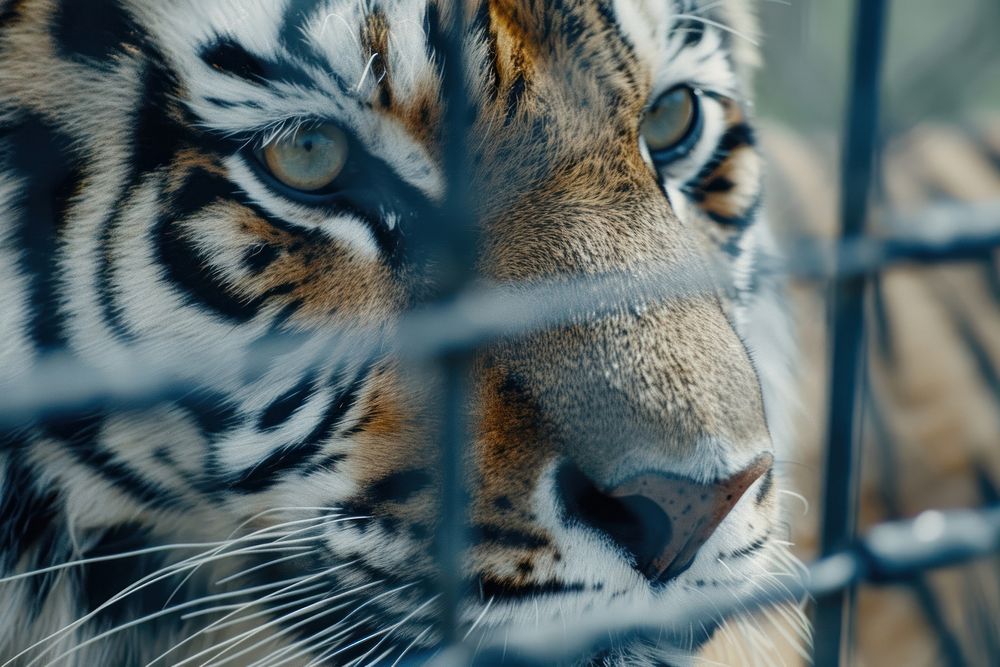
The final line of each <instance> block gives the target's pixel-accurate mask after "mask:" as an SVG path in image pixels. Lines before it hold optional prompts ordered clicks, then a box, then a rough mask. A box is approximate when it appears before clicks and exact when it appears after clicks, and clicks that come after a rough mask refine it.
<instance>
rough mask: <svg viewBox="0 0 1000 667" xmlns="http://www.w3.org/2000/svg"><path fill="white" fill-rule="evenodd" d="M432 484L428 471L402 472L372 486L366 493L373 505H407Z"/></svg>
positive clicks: (395, 473) (384, 478)
mask: <svg viewBox="0 0 1000 667" xmlns="http://www.w3.org/2000/svg"><path fill="white" fill-rule="evenodd" d="M430 484H431V475H430V473H428V472H427V471H426V470H401V471H399V472H394V473H392V474H391V475H388V476H386V477H383V478H382V479H380V480H378V481H377V482H375V483H374V484H372V485H371V486H370V487H369V488H368V491H367V492H366V493H365V495H366V497H367V498H368V499H369V501H370V502H371V503H372V504H378V503H400V504H401V503H405V502H406V501H408V500H410V499H411V498H412V497H413V496H415V495H416V494H418V493H420V492H421V491H423V490H424V489H426V488H427V487H429V486H430Z"/></svg>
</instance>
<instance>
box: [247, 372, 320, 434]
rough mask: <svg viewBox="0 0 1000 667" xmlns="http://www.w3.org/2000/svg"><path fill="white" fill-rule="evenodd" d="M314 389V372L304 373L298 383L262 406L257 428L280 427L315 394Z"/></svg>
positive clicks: (265, 429) (267, 429) (271, 428)
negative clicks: (264, 406)
mask: <svg viewBox="0 0 1000 667" xmlns="http://www.w3.org/2000/svg"><path fill="white" fill-rule="evenodd" d="M316 389H317V387H316V376H315V374H313V373H310V374H308V375H306V376H305V377H304V378H302V380H301V381H299V383H298V384H296V385H295V386H294V387H292V388H291V389H289V390H288V391H286V392H285V393H284V394H282V395H281V396H279V397H278V398H276V399H274V401H272V402H271V404H270V405H268V406H267V407H266V408H264V411H263V412H262V413H261V415H260V419H259V420H258V422H257V428H258V429H260V430H261V431H272V430H274V429H276V428H279V427H281V426H282V425H283V424H285V423H286V422H288V420H289V419H290V418H291V416H292V415H294V414H295V413H296V412H297V411H298V410H299V409H300V408H302V406H303V405H305V404H306V402H307V401H308V400H309V399H310V398H312V396H313V395H315V393H316Z"/></svg>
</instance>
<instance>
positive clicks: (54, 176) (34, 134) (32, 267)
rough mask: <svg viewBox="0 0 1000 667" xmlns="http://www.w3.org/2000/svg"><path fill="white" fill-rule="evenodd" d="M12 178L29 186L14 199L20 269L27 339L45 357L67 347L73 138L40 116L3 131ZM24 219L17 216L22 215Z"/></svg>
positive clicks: (76, 179) (75, 168)
mask: <svg viewBox="0 0 1000 667" xmlns="http://www.w3.org/2000/svg"><path fill="white" fill-rule="evenodd" d="M0 139H5V140H6V143H7V147H8V149H9V150H8V153H9V159H8V167H9V169H10V171H11V172H12V174H11V175H13V176H15V177H20V178H23V179H24V180H25V181H26V185H25V186H24V188H23V189H22V190H21V192H20V197H19V198H16V199H15V200H14V205H13V206H12V207H11V210H12V211H14V212H15V220H16V226H15V230H16V232H15V236H14V238H15V239H16V241H15V243H16V245H17V247H18V248H19V249H20V251H21V252H20V255H19V258H18V264H19V266H20V268H21V273H22V274H23V275H24V276H26V278H27V280H28V295H29V299H28V304H27V306H28V312H29V323H28V335H29V336H30V337H31V340H32V341H33V342H34V344H35V346H36V347H37V348H38V350H39V351H40V352H46V351H49V350H52V349H56V348H61V347H64V346H65V345H66V343H67V333H66V313H65V312H64V309H63V307H62V293H61V291H62V290H61V288H62V286H61V284H60V281H59V275H58V268H59V267H58V257H59V255H58V239H59V235H60V233H61V231H62V227H63V225H64V223H65V215H66V207H67V205H68V203H69V200H70V198H71V197H72V196H73V194H74V192H75V191H76V190H77V187H78V185H79V183H80V181H81V171H80V162H79V160H78V159H77V157H76V155H74V153H73V151H72V149H71V146H72V139H71V138H70V137H69V136H67V135H66V134H64V133H63V132H61V131H60V130H58V129H56V128H55V127H52V126H51V125H49V124H48V123H47V122H46V121H45V120H43V119H42V118H41V117H39V116H34V115H30V114H29V115H24V116H22V120H21V122H20V123H18V124H15V125H13V126H8V127H5V128H0ZM18 211H19V212H20V215H19V216H18V215H17V212H18Z"/></svg>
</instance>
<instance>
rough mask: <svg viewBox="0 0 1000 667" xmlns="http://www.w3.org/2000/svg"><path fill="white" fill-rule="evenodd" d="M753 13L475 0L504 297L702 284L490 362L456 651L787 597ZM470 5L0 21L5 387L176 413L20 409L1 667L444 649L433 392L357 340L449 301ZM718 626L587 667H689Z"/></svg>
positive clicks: (483, 225) (9, 0) (604, 315)
mask: <svg viewBox="0 0 1000 667" xmlns="http://www.w3.org/2000/svg"><path fill="white" fill-rule="evenodd" d="M749 5H750V3H748V2H744V1H742V0H725V1H723V2H718V3H707V4H701V3H698V2H695V1H693V0H615V1H613V2H612V1H607V2H599V1H597V0H579V1H571V2H543V1H542V0H482V1H479V0H469V1H468V2H466V3H465V4H464V10H465V14H464V15H465V17H466V20H465V23H464V29H463V33H462V39H461V42H462V47H463V51H464V54H465V57H464V59H463V61H462V62H463V64H464V68H465V72H464V78H465V81H466V88H467V92H468V104H469V114H468V117H469V123H470V127H469V131H468V142H467V143H468V151H469V155H468V161H467V164H468V165H469V168H468V170H467V173H465V174H463V175H464V176H465V177H466V178H467V183H465V184H464V185H465V186H466V187H467V189H468V192H469V193H471V201H470V206H471V207H472V212H473V213H474V217H475V219H476V220H477V221H478V222H477V224H478V229H477V233H478V235H479V237H480V240H481V243H480V244H479V250H478V254H476V256H475V258H474V259H475V274H476V276H475V280H474V282H475V285H476V286H477V287H478V288H482V289H485V290H489V289H507V290H509V291H510V293H511V294H518V293H519V290H520V289H522V288H524V287H525V286H531V285H539V284H558V285H563V286H565V285H570V284H573V281H574V280H578V279H580V280H584V279H587V278H592V277H595V276H606V275H611V276H634V275H644V274H646V273H648V271H649V270H650V269H649V267H659V268H661V269H662V268H664V267H666V268H667V269H669V270H673V271H676V272H688V271H692V270H697V271H702V272H704V273H705V274H706V275H710V276H711V277H712V279H711V281H710V285H709V286H708V288H707V289H702V290H695V291H690V292H685V293H684V294H680V295H675V297H674V298H667V299H651V300H647V301H646V302H644V303H642V304H639V305H636V304H631V305H628V306H626V305H624V304H621V305H618V306H614V307H611V308H609V309H605V310H603V311H601V312H600V313H595V314H593V315H586V313H583V314H581V313H577V314H574V315H573V316H572V317H571V318H570V319H569V320H568V321H566V322H564V323H561V324H559V325H557V326H552V327H549V328H544V329H536V330H531V331H527V332H524V333H522V334H520V335H517V336H511V337H508V338H503V339H500V340H495V341H492V342H490V343H489V344H488V345H485V346H484V347H483V348H482V349H480V350H478V351H476V352H475V356H474V359H472V361H471V364H470V367H471V372H470V378H469V384H468V391H467V392H465V395H464V398H466V399H467V403H468V410H467V414H468V418H467V422H468V426H469V429H468V430H469V442H468V444H467V458H468V461H467V466H466V470H467V475H466V478H465V480H464V485H465V487H466V489H467V503H466V505H465V507H463V508H462V509H463V513H464V515H465V517H466V519H467V531H466V534H467V544H466V548H465V550H464V551H463V554H462V557H461V564H462V573H461V578H462V582H463V586H462V590H464V591H466V594H465V597H463V598H462V599H461V601H460V614H459V616H460V617H459V626H460V627H459V629H458V635H459V637H461V636H463V635H465V634H466V633H471V632H473V631H475V632H480V633H484V634H483V635H482V636H483V637H493V638H494V639H495V638H497V637H506V639H510V640H511V641H516V637H517V632H518V629H520V628H537V627H544V626H546V625H551V626H552V627H558V628H566V627H570V628H573V627H577V626H579V625H580V624H583V623H587V622H592V621H593V620H594V619H595V618H596V619H600V618H602V614H603V615H604V617H609V616H613V615H614V614H615V613H617V611H616V610H618V611H620V610H625V611H626V612H634V611H635V610H637V609H648V610H649V614H650V616H649V618H651V619H652V620H653V622H654V623H655V619H656V614H657V613H659V611H663V612H664V613H665V614H666V612H670V613H674V614H676V612H677V611H678V610H683V609H685V608H687V607H692V608H694V607H696V606H698V605H699V604H703V600H704V599H705V596H706V595H714V596H718V595H719V594H725V595H728V594H731V595H732V598H733V600H736V599H738V598H739V597H740V596H744V595H747V594H750V593H753V592H755V591H759V590H761V589H764V588H766V587H768V586H771V585H780V581H779V579H780V577H782V576H793V575H794V568H793V567H792V565H791V563H792V559H791V557H790V556H789V555H788V553H787V549H786V542H784V541H783V539H782V537H783V528H782V524H781V522H780V516H779V513H780V509H779V507H778V500H777V499H778V488H779V480H778V479H777V478H776V474H775V472H774V470H773V462H774V459H775V456H776V453H777V454H780V452H781V451H783V450H782V448H783V447H787V446H788V443H787V442H785V439H786V438H785V435H784V433H785V426H784V424H783V420H784V415H785V412H786V411H787V408H786V405H787V404H788V402H789V397H788V396H787V395H783V394H782V391H783V387H784V386H785V385H784V384H783V378H784V377H785V375H786V373H787V367H788V365H789V361H788V356H789V352H788V350H789V349H790V348H791V346H790V344H789V342H788V340H789V338H790V334H789V330H788V325H787V323H786V322H785V320H784V317H783V315H782V313H781V308H780V298H779V296H778V294H779V292H778V290H779V287H778V286H775V285H771V284H769V281H768V278H767V276H764V275H761V273H760V271H759V270H758V267H759V265H760V258H761V257H762V256H766V255H767V254H768V253H770V252H771V249H770V248H771V242H770V240H769V233H768V231H767V228H766V223H765V221H764V220H763V219H762V216H761V199H762V195H761V191H760V175H761V174H760V172H761V161H760V157H759V155H758V152H757V150H756V148H755V139H754V132H753V129H752V125H751V120H750V118H749V115H748V110H749V106H750V100H749V93H748V90H749V80H748V77H749V76H750V74H751V71H752V69H753V67H754V66H755V57H756V56H755V53H754V52H753V49H752V45H751V43H750V36H752V35H753V34H754V32H755V28H754V24H753V21H752V11H751V9H752V8H751V7H750V6H749ZM452 11H453V6H452V4H451V3H448V2H444V1H443V0H442V1H432V0H391V1H389V0H386V1H381V0H366V1H364V2H361V1H359V0H285V1H282V0H239V1H237V0H176V1H173V2H162V1H161V0H6V1H0V284H2V285H3V289H2V292H0V312H2V313H3V317H2V318H0V369H2V370H0V379H2V384H3V386H5V387H11V388H12V391H14V392H16V391H18V389H17V388H18V387H21V388H24V387H35V389H33V390H32V391H35V394H38V393H39V392H38V391H37V386H36V385H37V382H38V381H39V378H40V377H41V376H40V374H39V371H38V369H39V368H43V367H44V368H49V369H51V368H53V367H54V366H53V364H54V363H56V362H64V361H67V360H68V362H71V363H72V364H75V366H73V367H74V368H77V367H81V368H87V369H92V370H94V372H95V373H96V374H97V376H99V377H117V375H115V374H116V373H120V372H122V369H123V368H124V369H126V370H127V371H128V373H133V372H134V373H138V374H139V377H142V373H143V372H148V373H151V374H154V376H155V373H154V371H157V372H159V371H163V369H164V368H169V369H170V372H171V373H173V374H174V375H172V376H171V378H172V381H175V382H176V383H177V384H176V385H171V386H182V387H183V390H180V391H176V392H173V393H170V392H166V393H164V394H162V395H156V396H154V397H152V398H149V399H148V400H146V401H145V402H142V401H134V400H133V401H130V400H127V398H128V397H125V398H126V400H117V401H112V400H105V398H106V397H102V396H101V395H98V396H95V397H94V399H93V400H91V401H83V402H82V403H80V404H78V405H76V406H75V407H73V408H72V409H70V408H67V409H63V410H61V411H55V412H45V411H35V412H32V413H30V414H29V415H28V416H26V417H25V418H24V419H22V420H20V421H17V420H14V421H12V420H11V419H10V418H9V415H8V417H5V421H4V422H3V423H2V425H0V429H2V430H0V588H2V593H0V595H2V599H3V600H4V602H3V605H2V609H0V664H3V665H49V664H52V665H63V664H66V665H98V664H99V665H156V664H162V665H178V664H211V665H222V664H232V665H250V664H253V665H258V666H264V665H272V666H273V665H279V664H310V665H313V664H316V665H318V664H331V665H363V664H404V663H405V661H406V660H410V659H417V660H419V659H421V656H423V657H430V656H433V655H434V654H435V651H436V647H438V646H439V645H440V641H441V632H440V627H439V623H438V617H439V610H440V604H439V602H440V601H439V599H438V598H439V594H438V592H437V591H438V589H437V585H436V583H435V582H436V579H435V577H436V576H437V569H436V564H435V559H434V553H435V549H436V546H435V545H436V541H435V540H436V536H437V534H438V531H439V518H438V515H439V507H440V498H439V496H440V493H439V490H440V488H441V466H440V463H439V449H438V442H439V441H440V424H439V423H438V421H437V419H438V417H439V415H440V410H439V409H438V408H439V406H440V404H441V401H442V392H443V389H442V383H443V380H442V378H441V377H440V375H439V374H438V372H437V371H435V370H434V368H433V365H432V364H431V365H429V364H421V363H415V362H413V361H412V359H406V358H404V355H400V354H397V353H396V352H394V351H393V350H394V349H395V348H393V347H392V346H391V345H369V344H367V342H370V341H371V340H389V339H391V338H392V335H393V332H394V331H396V329H397V327H398V326H399V324H400V322H401V321H402V320H403V319H404V317H405V313H406V312H407V311H409V310H410V309H411V308H413V307H414V306H415V305H417V304H419V303H421V302H422V301H423V300H424V298H425V295H426V294H427V293H428V291H429V290H431V291H433V289H434V281H435V275H436V274H435V273H434V272H433V270H432V268H433V267H432V268H431V269H429V268H428V266H430V265H433V262H432V261H431V262H429V263H428V262H426V261H423V260H420V259H417V255H418V254H419V253H414V252H413V250H414V248H413V246H414V244H415V243H416V240H417V239H420V238H422V235H426V234H428V233H429V232H432V231H433V225H435V224H437V221H438V220H440V215H441V214H442V209H443V207H444V206H445V201H446V192H447V187H446V183H447V180H448V179H447V176H446V172H445V166H444V165H445V159H444V149H443V146H444V145H445V141H446V136H445V135H446V133H447V129H446V125H447V118H448V117H449V114H448V110H447V102H446V97H447V96H446V94H445V90H446V84H445V83H444V78H445V76H446V72H447V68H448V63H447V62H446V56H445V53H444V52H443V51H444V50H445V49H444V45H445V43H446V41H445V40H446V36H447V34H448V30H449V27H450V26H451V24H452ZM429 227H430V229H429ZM275 339H278V340H282V341H285V342H286V343H287V342H288V341H289V340H292V341H294V345H291V346H286V347H283V348H280V349H273V348H268V345H267V343H268V342H269V341H273V340H275ZM366 341H367V342H366ZM262 350H270V351H269V352H267V353H266V354H265V353H264V352H263V351H262ZM248 359H253V360H256V365H254V367H253V368H249V367H248V363H249V362H247V360H248ZM261 359H263V360H264V361H263V362H261ZM123 360H124V361H123ZM123 364H124V366H123ZM130 364H131V365H130ZM153 366H155V368H153ZM55 367H56V368H58V367H57V366H55ZM157 369H158V370H157ZM102 373H103V374H104V375H101V374H102ZM55 377H56V379H57V381H61V380H62V379H65V376H62V375H59V374H58V372H57V373H56V375H55ZM33 383H35V384H33ZM24 391H27V389H24ZM41 395H42V398H44V391H43V392H42V393H41ZM119 398H121V397H119ZM699 625H700V626H701V627H700V629H698V627H697V626H699ZM718 626H722V627H723V628H726V627H730V626H727V619H726V618H725V617H713V618H707V619H701V620H699V621H698V622H697V623H695V622H694V621H691V622H689V623H686V624H684V625H683V627H673V628H666V629H665V631H664V633H663V634H662V636H661V637H660V639H659V640H655V641H654V640H653V639H648V640H638V639H635V640H625V639H622V640H621V641H612V642H611V644H610V645H609V646H606V647H604V648H602V649H599V650H597V649H595V652H594V653H593V654H591V655H581V656H576V657H574V658H572V659H573V660H575V661H578V663H579V664H603V665H641V664H650V665H653V664H685V663H687V662H690V661H691V660H692V659H693V656H694V655H695V653H696V651H697V649H698V646H699V645H700V644H701V643H702V642H704V641H705V640H707V639H708V638H709V637H710V636H712V634H713V629H714V628H716V627H718ZM556 636H558V635H556ZM733 636H734V641H737V642H738V641H740V639H739V633H738V632H737V633H734V635H733ZM489 641H493V640H492V639H491V640H489ZM504 641H506V640H504ZM488 643H489V642H487V644H488ZM755 651H759V647H758V646H756V645H753V644H752V643H750V644H748V647H747V648H746V655H753V654H754V652H755ZM758 659H761V660H764V661H766V656H758Z"/></svg>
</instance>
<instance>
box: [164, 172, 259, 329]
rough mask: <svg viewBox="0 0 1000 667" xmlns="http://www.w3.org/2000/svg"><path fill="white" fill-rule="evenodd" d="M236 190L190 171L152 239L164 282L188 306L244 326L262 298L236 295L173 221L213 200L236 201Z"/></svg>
mask: <svg viewBox="0 0 1000 667" xmlns="http://www.w3.org/2000/svg"><path fill="white" fill-rule="evenodd" d="M235 189H236V186H235V185H233V184H232V183H231V182H230V181H228V180H226V179H225V178H222V177H221V176H218V175H214V174H209V173H207V172H205V171H204V170H201V169H195V170H192V172H191V173H189V174H188V177H187V180H186V182H185V184H184V186H183V187H182V188H181V190H180V192H178V194H177V195H176V196H175V197H173V198H172V203H171V204H168V205H167V209H168V211H169V214H168V213H167V212H166V211H165V213H164V217H163V218H162V219H161V220H160V221H159V222H158V223H157V224H156V225H155V227H154V228H153V230H152V239H151V240H152V242H153V244H154V247H155V248H156V253H157V259H158V260H159V262H160V264H161V266H162V267H163V271H164V277H165V279H166V280H167V281H168V282H169V283H170V284H171V285H172V286H173V287H175V288H177V290H178V291H179V292H180V293H181V294H182V295H183V296H184V298H185V300H186V301H187V303H189V304H190V305H192V306H196V307H203V308H207V309H209V310H211V311H212V312H214V313H216V314H218V315H220V316H222V317H225V318H227V319H229V320H232V321H234V322H237V323H244V322H247V321H249V320H251V319H253V318H254V317H256V315H257V313H258V312H259V310H260V307H261V305H263V302H264V298H263V297H261V296H257V297H251V298H248V297H245V296H242V295H240V294H237V293H236V292H235V291H234V290H233V288H232V287H231V286H230V285H229V284H227V283H226V282H225V281H224V280H223V279H221V278H220V277H219V276H218V273H217V272H216V271H215V270H214V269H213V267H212V266H211V262H210V260H209V258H208V257H206V256H205V255H204V254H203V253H201V252H200V251H199V250H198V248H197V247H196V246H195V244H194V243H193V241H192V240H191V239H188V238H187V237H186V236H185V235H184V231H183V230H182V229H181V228H180V226H179V225H177V224H175V222H174V221H176V220H182V219H184V218H185V217H186V216H188V215H190V214H192V213H194V212H196V211H199V210H201V209H203V208H205V207H206V206H208V205H210V204H211V203H213V202H214V201H217V200H224V199H227V198H228V199H234V198H236V192H235Z"/></svg>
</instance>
